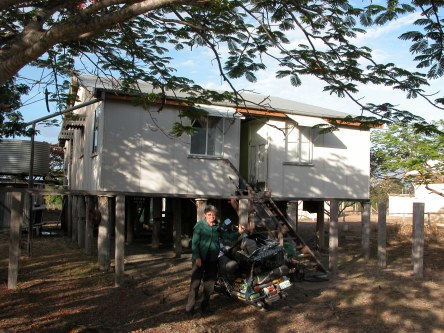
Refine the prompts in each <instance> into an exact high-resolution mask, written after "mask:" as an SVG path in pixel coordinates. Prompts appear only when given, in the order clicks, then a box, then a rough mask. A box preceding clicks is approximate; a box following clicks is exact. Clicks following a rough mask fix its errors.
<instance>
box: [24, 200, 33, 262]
mask: <svg viewBox="0 0 444 333" xmlns="http://www.w3.org/2000/svg"><path fill="white" fill-rule="evenodd" d="M22 199H23V204H22V218H23V220H24V222H25V224H26V225H27V226H28V239H27V242H26V254H27V255H28V257H30V256H31V255H32V215H33V214H32V194H31V193H26V194H25V195H24V196H23V197H22Z"/></svg>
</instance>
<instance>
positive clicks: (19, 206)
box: [8, 192, 25, 289]
mask: <svg viewBox="0 0 444 333" xmlns="http://www.w3.org/2000/svg"><path fill="white" fill-rule="evenodd" d="M24 197H25V194H24V193H20V192H11V220H10V223H9V265H8V289H17V279H18V268H19V262H20V226H21V224H22V219H23V199H24Z"/></svg>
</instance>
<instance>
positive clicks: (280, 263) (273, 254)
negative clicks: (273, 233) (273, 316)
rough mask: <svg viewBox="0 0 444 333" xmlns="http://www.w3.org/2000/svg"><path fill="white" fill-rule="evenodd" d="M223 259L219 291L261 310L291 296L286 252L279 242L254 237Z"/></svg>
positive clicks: (229, 249) (226, 249) (226, 251)
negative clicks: (288, 293) (287, 291)
mask: <svg viewBox="0 0 444 333" xmlns="http://www.w3.org/2000/svg"><path fill="white" fill-rule="evenodd" d="M222 253H223V255H221V256H220V257H219V267H218V278H217V280H216V284H215V291H216V292H218V293H220V294H224V295H227V296H229V297H232V298H234V299H237V300H240V301H242V302H245V303H247V304H251V305H254V306H256V307H258V308H260V309H268V308H269V306H270V305H271V304H272V303H274V302H276V301H279V300H280V299H283V298H285V297H286V296H287V293H286V292H285V291H286V290H287V289H288V288H290V287H291V286H292V283H291V281H290V278H289V277H288V274H289V269H288V267H287V265H286V264H285V252H284V248H283V247H282V246H281V245H280V244H279V243H278V242H276V241H274V240H272V239H269V238H264V237H262V236H260V235H250V236H247V237H244V238H243V239H241V240H240V241H239V244H237V245H235V246H233V247H224V248H223V250H222Z"/></svg>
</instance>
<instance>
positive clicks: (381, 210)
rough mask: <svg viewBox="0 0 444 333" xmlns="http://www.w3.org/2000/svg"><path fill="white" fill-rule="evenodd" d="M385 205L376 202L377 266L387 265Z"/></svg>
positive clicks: (383, 266)
mask: <svg viewBox="0 0 444 333" xmlns="http://www.w3.org/2000/svg"><path fill="white" fill-rule="evenodd" d="M386 214H387V205H386V204H385V202H380V203H379V204H378V266H379V267H380V268H385V267H387V215H386Z"/></svg>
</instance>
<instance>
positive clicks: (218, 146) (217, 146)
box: [190, 114, 226, 157]
mask: <svg viewBox="0 0 444 333" xmlns="http://www.w3.org/2000/svg"><path fill="white" fill-rule="evenodd" d="M203 118H205V121H203ZM210 119H218V121H217V123H216V124H215V126H214V127H209V126H210V125H211V122H210V121H209V120H210ZM225 119H226V118H224V117H218V116H213V115H210V114H209V115H206V116H203V117H201V118H200V119H195V120H193V122H192V123H191V126H192V127H193V128H198V129H203V130H204V131H205V133H204V134H205V147H204V152H200V151H197V152H196V150H194V151H193V148H199V145H193V137H196V135H198V134H199V133H197V132H196V133H194V134H193V135H191V137H190V155H192V156H199V157H223V155H224V146H225ZM196 122H199V123H200V125H202V123H205V125H206V126H205V128H204V127H203V126H202V127H195V124H196ZM209 129H213V130H214V131H217V130H218V129H219V131H220V133H219V135H217V134H218V133H216V135H215V136H214V138H213V140H212V141H213V142H210V134H211V132H210V131H209ZM200 145H201V143H200ZM211 146H213V153H209V149H210V147H211ZM218 151H219V152H218Z"/></svg>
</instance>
